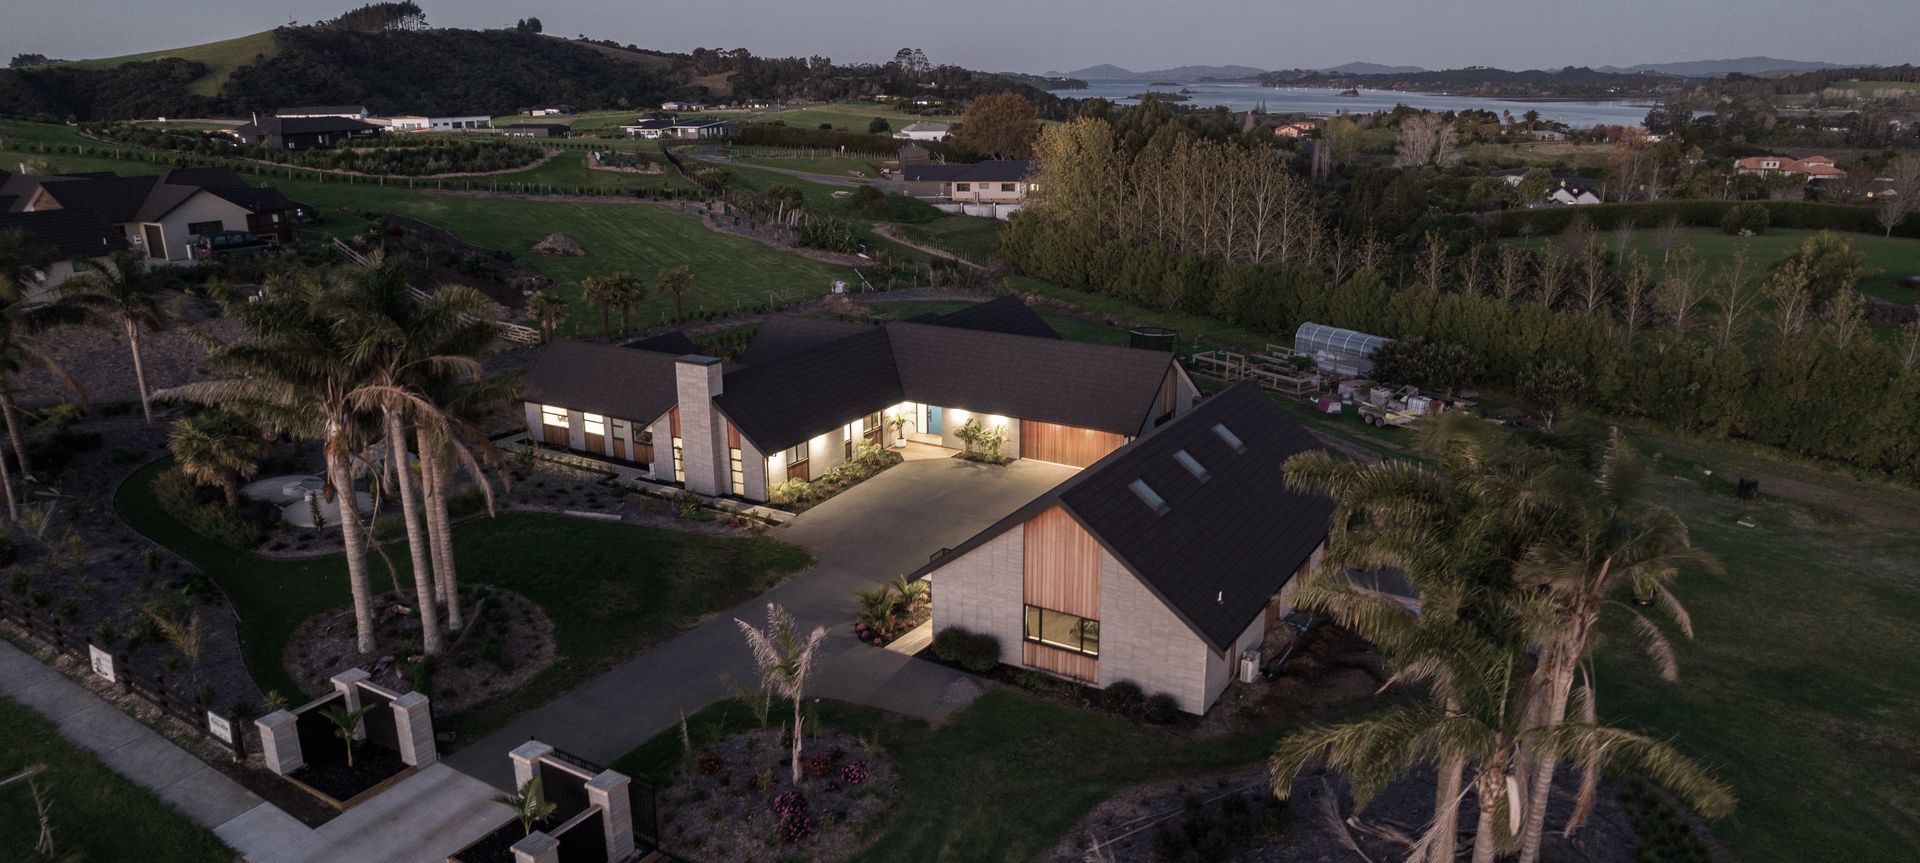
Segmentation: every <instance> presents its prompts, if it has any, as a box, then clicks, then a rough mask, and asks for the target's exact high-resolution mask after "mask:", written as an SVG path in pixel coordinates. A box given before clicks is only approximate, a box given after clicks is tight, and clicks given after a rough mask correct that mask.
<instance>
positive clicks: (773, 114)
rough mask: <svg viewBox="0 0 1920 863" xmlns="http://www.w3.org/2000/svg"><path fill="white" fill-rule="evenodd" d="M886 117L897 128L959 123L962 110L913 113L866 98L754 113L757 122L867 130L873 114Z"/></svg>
mask: <svg viewBox="0 0 1920 863" xmlns="http://www.w3.org/2000/svg"><path fill="white" fill-rule="evenodd" d="M875 117H881V118H884V119H885V120H886V121H887V123H888V124H889V125H891V126H892V128H893V131H895V132H898V131H900V130H901V129H902V128H905V127H906V126H908V125H910V124H913V123H958V122H960V115H958V114H940V115H933V114H929V115H925V116H921V115H918V114H909V113H907V112H905V111H900V110H897V109H895V108H894V107H893V106H891V105H879V104H870V103H864V102H836V103H834V104H831V105H811V106H808V107H805V108H783V109H779V110H775V111H769V112H767V113H764V114H758V115H755V116H754V117H752V118H751V119H752V120H753V122H756V123H770V122H773V121H775V120H779V121H781V122H783V123H786V124H787V125H789V126H800V127H803V128H807V129H814V128H818V127H819V126H820V124H822V123H826V124H829V125H831V126H833V127H834V128H836V129H841V130H845V131H848V132H860V133H865V132H866V131H867V126H868V124H870V123H872V122H873V118H875Z"/></svg>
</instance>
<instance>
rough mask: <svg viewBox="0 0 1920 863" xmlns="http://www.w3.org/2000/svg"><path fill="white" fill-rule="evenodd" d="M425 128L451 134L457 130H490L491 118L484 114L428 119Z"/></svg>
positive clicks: (491, 125)
mask: <svg viewBox="0 0 1920 863" xmlns="http://www.w3.org/2000/svg"><path fill="white" fill-rule="evenodd" d="M427 128H429V129H432V130H433V131H435V132H452V131H455V130H458V129H491V128H493V118H492V117H490V116H487V115H486V114H471V115H468V116H464V117H428V118H427Z"/></svg>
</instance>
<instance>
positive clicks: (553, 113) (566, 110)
mask: <svg viewBox="0 0 1920 863" xmlns="http://www.w3.org/2000/svg"><path fill="white" fill-rule="evenodd" d="M520 113H521V114H524V115H526V116H528V117H558V116H561V115H563V114H571V113H573V106H572V105H535V106H533V107H531V108H521V109H520Z"/></svg>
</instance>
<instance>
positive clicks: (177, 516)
mask: <svg viewBox="0 0 1920 863" xmlns="http://www.w3.org/2000/svg"><path fill="white" fill-rule="evenodd" d="M207 491H209V490H208V489H204V488H202V487H201V486H199V485H196V484H195V483H194V482H193V480H190V479H188V478H187V477H186V475H185V474H183V473H181V472H180V470H179V469H178V468H168V469H166V470H163V471H161V472H160V473H158V474H155V475H154V477H153V498H154V500H155V501H156V502H158V503H159V504H160V509H161V510H162V511H164V512H166V514H167V515H169V516H172V517H173V519H174V520H175V521H178V522H180V523H181V524H184V525H186V526H187V527H189V528H191V529H192V530H193V532H195V533H198V534H200V535H201V536H204V537H206V538H208V539H211V540H213V541H214V542H217V543H220V544H221V545H227V546H232V547H234V548H243V549H252V548H254V547H255V546H258V545H259V544H260V528H259V527H257V526H256V525H254V523H253V522H251V521H249V520H248V519H247V517H246V516H245V515H244V514H242V513H241V512H239V511H238V510H232V509H228V508H226V507H225V506H222V505H221V504H218V503H214V502H212V501H208V500H207V499H206V498H205V496H204V495H205V493H206V492H207Z"/></svg>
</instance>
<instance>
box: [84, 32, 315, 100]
mask: <svg viewBox="0 0 1920 863" xmlns="http://www.w3.org/2000/svg"><path fill="white" fill-rule="evenodd" d="M279 52H280V45H279V43H278V42H276V41H275V40H274V38H273V31H271V30H267V31H262V32H259V33H254V34H251V35H248V36H241V37H238V38H235V39H223V40H221V41H219V42H208V43H206V44H204V45H189V46H187V47H185V48H173V49H169V50H166V51H149V52H147V53H145V54H128V55H127V56H124V57H103V58H100V59H97V60H74V61H72V62H70V63H65V64H62V65H68V66H74V67H77V68H81V69H111V68H113V67H115V66H118V65H120V64H122V63H137V62H140V61H142V60H160V59H164V58H167V57H178V58H180V59H182V60H197V61H199V62H201V63H205V64H206V65H207V73H206V74H205V75H202V76H200V77H199V78H195V79H194V80H193V83H191V84H188V85H187V92H189V93H192V94H194V95H196V96H217V95H219V94H220V88H221V87H223V86H225V85H226V83H227V78H228V77H229V76H231V75H232V74H233V70H235V69H238V68H240V67H241V66H245V65H246V64H248V63H251V62H253V58H254V57H256V56H258V55H262V54H264V55H266V56H268V57H272V56H274V55H275V54H278V53H279Z"/></svg>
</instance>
